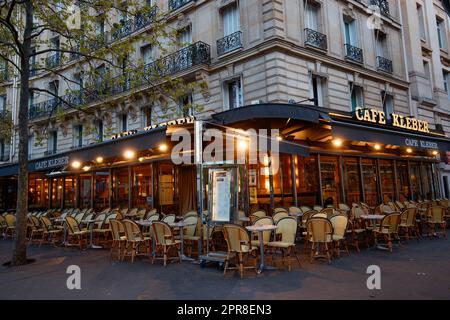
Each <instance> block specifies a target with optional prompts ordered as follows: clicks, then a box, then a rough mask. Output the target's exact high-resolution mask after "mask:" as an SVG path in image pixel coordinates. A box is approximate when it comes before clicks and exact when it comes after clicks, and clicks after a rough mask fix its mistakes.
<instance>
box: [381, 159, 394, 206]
mask: <svg viewBox="0 0 450 320" xmlns="http://www.w3.org/2000/svg"><path fill="white" fill-rule="evenodd" d="M380 179H381V189H382V192H383V194H382V197H383V202H384V203H388V202H389V201H395V182H394V167H393V162H392V161H391V160H380Z"/></svg>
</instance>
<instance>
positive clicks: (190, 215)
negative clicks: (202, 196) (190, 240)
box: [183, 211, 198, 220]
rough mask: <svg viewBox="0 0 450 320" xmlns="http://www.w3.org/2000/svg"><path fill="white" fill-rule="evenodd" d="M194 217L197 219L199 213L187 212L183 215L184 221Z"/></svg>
mask: <svg viewBox="0 0 450 320" xmlns="http://www.w3.org/2000/svg"><path fill="white" fill-rule="evenodd" d="M192 216H194V217H197V216H198V213H197V211H188V212H186V213H185V214H184V215H183V220H184V219H186V218H187V217H192Z"/></svg>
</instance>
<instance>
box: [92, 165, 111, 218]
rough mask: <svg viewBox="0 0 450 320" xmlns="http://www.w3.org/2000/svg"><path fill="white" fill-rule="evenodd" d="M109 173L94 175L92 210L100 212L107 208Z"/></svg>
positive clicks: (100, 172) (98, 172)
mask: <svg viewBox="0 0 450 320" xmlns="http://www.w3.org/2000/svg"><path fill="white" fill-rule="evenodd" d="M109 183H110V181H109V171H97V172H95V173H94V209H95V210H96V211H102V210H103V209H106V208H108V207H109V186H110V184H109Z"/></svg>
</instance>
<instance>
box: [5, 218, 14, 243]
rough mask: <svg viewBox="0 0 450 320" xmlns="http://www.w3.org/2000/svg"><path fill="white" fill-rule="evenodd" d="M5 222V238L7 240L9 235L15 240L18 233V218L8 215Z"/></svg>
mask: <svg viewBox="0 0 450 320" xmlns="http://www.w3.org/2000/svg"><path fill="white" fill-rule="evenodd" d="M5 221H6V229H5V237H6V238H7V237H8V235H9V236H10V237H11V238H13V237H14V234H15V231H16V216H15V215H13V214H7V215H5Z"/></svg>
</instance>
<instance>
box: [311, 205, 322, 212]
mask: <svg viewBox="0 0 450 320" xmlns="http://www.w3.org/2000/svg"><path fill="white" fill-rule="evenodd" d="M323 209H324V208H323V207H322V206H319V205H315V206H313V210H316V211H319V212H320V211H322V210H323Z"/></svg>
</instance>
